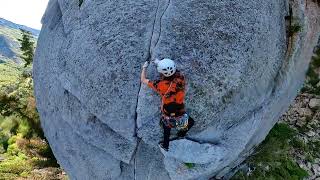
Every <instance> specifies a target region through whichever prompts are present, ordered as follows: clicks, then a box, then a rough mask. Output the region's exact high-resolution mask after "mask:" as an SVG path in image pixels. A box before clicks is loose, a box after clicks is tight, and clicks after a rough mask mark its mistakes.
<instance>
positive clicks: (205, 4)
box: [34, 0, 320, 180]
mask: <svg viewBox="0 0 320 180" xmlns="http://www.w3.org/2000/svg"><path fill="white" fill-rule="evenodd" d="M293 20H294V22H293ZM319 21H320V8H319V6H318V4H316V3H315V2H312V1H307V2H304V1H302V0H295V1H290V2H287V1H282V0H276V1H271V0H268V1H265V0H235V1H227V0H222V1H216V2H213V1H209V0H200V1H199V0H187V1H178V0H135V1H125V0H119V1H101V0H96V1H93V0H84V1H83V3H82V4H81V6H80V7H79V2H77V1H67V0H50V1H49V4H48V7H47V10H46V12H45V15H44V17H43V19H42V22H43V29H42V30H41V33H40V36H39V40H38V47H37V51H36V55H35V60H34V80H35V95H36V98H37V107H38V110H39V113H40V117H41V123H42V127H43V128H44V131H45V135H46V137H47V138H48V141H49V143H50V145H51V147H52V150H53V152H54V154H55V155H56V157H57V160H58V162H59V163H60V164H61V166H62V167H63V168H64V169H65V170H66V171H67V173H68V175H69V176H70V177H71V179H138V180H140V179H152V180H153V179H161V180H163V179H209V178H211V177H216V178H219V177H222V176H223V175H224V174H226V173H227V172H229V171H230V169H232V168H234V167H235V166H236V165H238V164H239V163H240V162H241V161H243V160H244V158H245V157H247V156H248V155H249V154H250V150H252V148H254V147H255V145H257V144H259V143H260V142H261V141H262V140H263V139H264V138H265V136H266V135H267V133H268V132H269V130H270V129H271V127H272V126H273V125H274V124H275V122H276V121H277V120H278V118H279V116H280V115H281V114H282V113H283V112H284V111H285V110H286V109H287V108H288V106H289V104H290V103H291V102H292V100H293V99H294V97H295V96H296V94H297V92H298V89H299V88H300V87H301V86H302V83H303V80H304V75H305V72H306V70H307V68H308V63H309V60H310V58H311V55H312V50H313V46H314V45H315V44H316V42H317V41H316V40H317V38H318V37H319V32H320V24H319ZM293 23H297V24H299V25H300V26H301V27H302V30H301V32H294V33H290V36H289V33H286V32H289V31H288V29H290V28H291V26H292V25H293ZM165 57H168V58H172V59H175V60H176V62H177V63H178V67H179V68H180V69H181V70H182V71H183V72H184V73H185V75H186V77H187V80H188V87H187V89H188V91H187V98H186V104H187V107H188V112H189V113H190V115H191V116H192V117H193V118H194V119H195V121H196V124H195V126H194V127H193V128H192V130H191V131H190V132H189V133H188V136H187V137H186V138H185V139H182V140H181V139H180V140H173V141H172V142H171V144H170V150H169V152H161V151H160V149H159V148H158V146H157V144H158V142H159V141H160V140H161V136H162V134H161V129H160V128H159V125H158V121H159V116H160V113H159V104H160V101H159V97H158V96H157V95H156V94H155V93H154V92H152V91H151V90H150V89H148V88H147V87H146V86H145V85H140V82H139V80H140V71H141V65H142V64H143V62H144V61H146V60H150V59H154V58H165ZM148 77H150V78H151V79H155V78H157V73H156V71H155V67H153V66H151V67H150V68H149V72H148ZM186 163H192V164H193V165H194V166H193V167H192V168H188V167H187V166H186Z"/></svg>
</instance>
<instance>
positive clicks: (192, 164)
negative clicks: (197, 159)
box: [184, 163, 195, 169]
mask: <svg viewBox="0 0 320 180" xmlns="http://www.w3.org/2000/svg"><path fill="white" fill-rule="evenodd" d="M184 165H185V166H186V167H187V168H189V169H191V168H194V166H195V164H194V163H184Z"/></svg>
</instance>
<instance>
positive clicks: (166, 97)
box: [141, 59, 194, 151]
mask: <svg viewBox="0 0 320 180" xmlns="http://www.w3.org/2000/svg"><path fill="white" fill-rule="evenodd" d="M154 63H155V64H156V66H157V70H158V72H159V73H160V79H158V80H154V81H151V80H149V79H147V78H146V69H147V67H148V65H149V62H148V61H147V62H145V63H144V65H143V66H142V72H141V82H142V83H144V84H146V85H148V86H149V87H150V88H151V89H153V90H154V91H156V92H157V93H158V94H159V95H160V96H161V102H162V103H161V114H162V115H161V118H160V125H161V127H162V129H163V141H162V142H160V143H159V146H160V147H161V148H162V149H164V150H165V151H168V149H169V141H170V139H169V138H170V131H171V128H176V129H177V130H178V133H177V136H178V137H180V138H182V137H184V136H185V135H186V133H187V132H188V131H189V129H190V128H191V127H192V126H193V125H194V120H193V119H192V118H191V117H190V116H189V115H188V114H187V113H186V111H185V105H184V97H185V85H186V82H185V77H184V75H183V74H182V72H180V71H179V70H177V68H176V65H175V62H174V61H173V60H171V59H162V60H161V61H160V60H158V59H156V60H155V61H154Z"/></svg>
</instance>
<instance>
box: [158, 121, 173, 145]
mask: <svg viewBox="0 0 320 180" xmlns="http://www.w3.org/2000/svg"><path fill="white" fill-rule="evenodd" d="M161 125H162V128H163V142H162V143H161V144H160V145H161V146H162V148H163V149H165V150H168V149H169V138H170V131H171V128H169V127H167V126H166V125H165V124H164V123H163V122H161Z"/></svg>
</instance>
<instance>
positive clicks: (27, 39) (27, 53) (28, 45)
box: [18, 29, 34, 67]
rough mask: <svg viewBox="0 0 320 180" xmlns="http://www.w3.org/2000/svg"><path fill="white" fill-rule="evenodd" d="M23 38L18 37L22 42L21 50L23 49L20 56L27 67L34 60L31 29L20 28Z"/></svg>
mask: <svg viewBox="0 0 320 180" xmlns="http://www.w3.org/2000/svg"><path fill="white" fill-rule="evenodd" d="M20 31H21V34H22V38H21V39H18V41H20V43H21V47H20V50H21V51H22V56H20V57H21V58H22V59H23V60H24V61H25V62H26V63H25V65H24V67H27V66H28V65H29V64H31V63H32V61H33V54H34V42H33V41H32V38H33V36H32V34H31V32H29V31H26V30H23V29H20Z"/></svg>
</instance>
